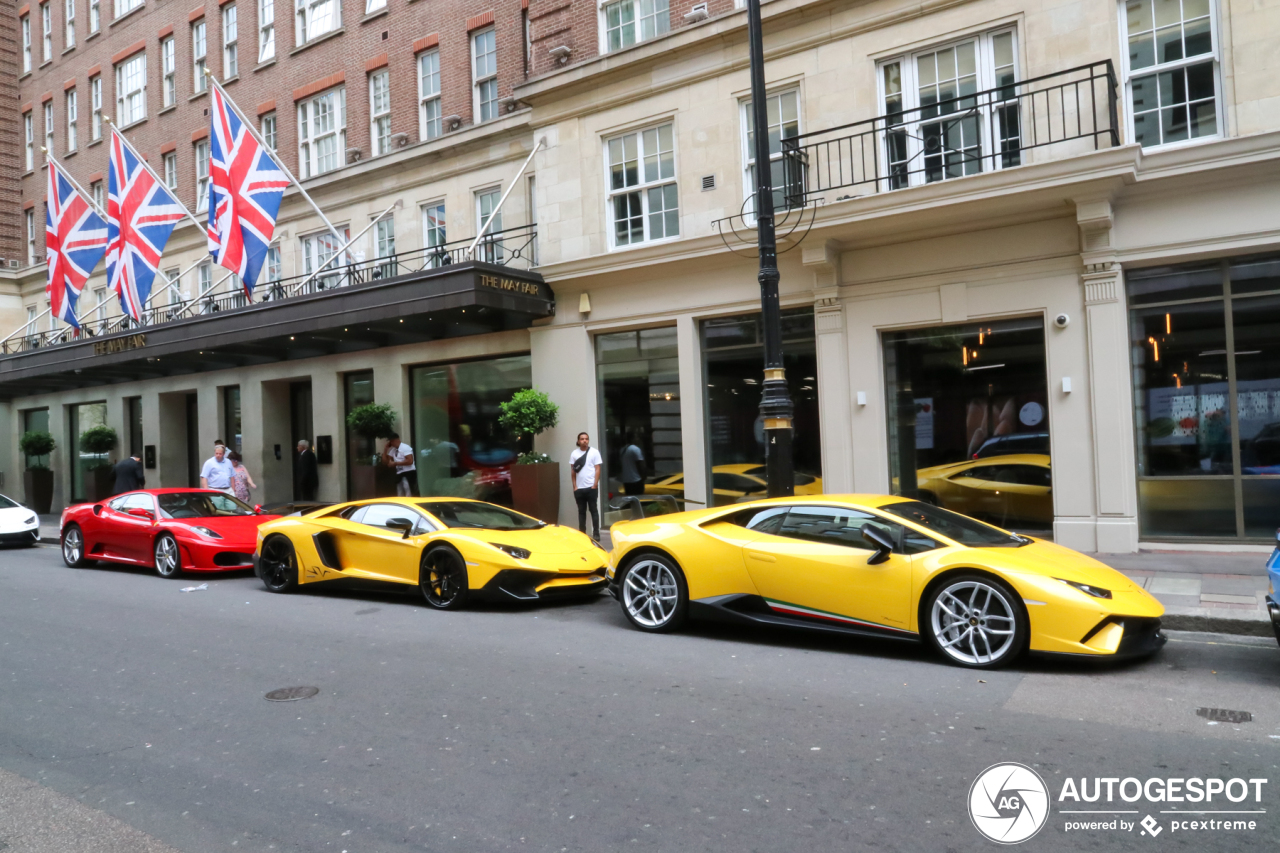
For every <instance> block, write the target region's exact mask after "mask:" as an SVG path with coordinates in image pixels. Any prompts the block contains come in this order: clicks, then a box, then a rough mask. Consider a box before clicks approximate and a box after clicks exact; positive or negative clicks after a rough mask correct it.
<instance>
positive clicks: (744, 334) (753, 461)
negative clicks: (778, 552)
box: [702, 308, 822, 506]
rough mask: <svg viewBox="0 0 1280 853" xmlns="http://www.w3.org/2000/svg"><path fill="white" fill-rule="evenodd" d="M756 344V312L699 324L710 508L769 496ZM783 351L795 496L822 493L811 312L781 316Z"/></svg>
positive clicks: (760, 349)
mask: <svg viewBox="0 0 1280 853" xmlns="http://www.w3.org/2000/svg"><path fill="white" fill-rule="evenodd" d="M763 341H764V337H763V329H762V327H761V320H760V314H758V313H756V314H744V315H740V316H737V317H721V318H717V319H714V320H705V321H703V323H702V353H703V359H704V365H705V367H704V370H703V375H704V377H705V381H706V383H707V406H706V412H707V434H708V439H709V440H708V444H709V448H710V453H709V454H708V456H709V457H710V461H711V472H710V474H711V476H710V485H711V492H712V501H713V504H714V505H715V506H723V505H725V504H731V503H734V502H735V501H738V500H742V499H748V500H755V499H757V498H762V497H765V494H766V492H767V490H768V479H767V477H766V472H765V444H764V420H763V419H762V418H761V417H760V394H761V382H762V381H763V375H764V343H763ZM782 350H783V365H784V366H785V367H786V371H787V387H788V389H789V390H790V392H791V400H792V403H793V404H794V406H795V417H794V420H793V421H792V424H793V433H792V439H791V440H792V455H793V460H794V465H795V493H796V494H797V495H815V494H821V493H822V450H821V439H820V435H819V430H818V381H817V376H818V360H817V355H816V349H815V342H814V326H813V309H812V308H797V309H794V310H790V311H783V312H782Z"/></svg>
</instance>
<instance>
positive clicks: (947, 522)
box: [880, 501, 1031, 548]
mask: <svg viewBox="0 0 1280 853" xmlns="http://www.w3.org/2000/svg"><path fill="white" fill-rule="evenodd" d="M880 510H881V511H882V512H887V513H889V514H890V515H896V516H898V518H904V519H906V520H907V521H910V522H913V523H915V524H918V525H920V526H921V527H923V528H925V529H926V530H932V531H934V532H935V533H937V534H938V535H939V536H945V537H947V538H948V539H950V540H952V541H953V542H959V543H960V544H961V545H968V546H969V547H971V548H1018V547H1021V546H1023V545H1028V544H1030V543H1031V540H1030V539H1027V538H1025V537H1023V536H1019V535H1017V534H1016V533H1009V532H1007V531H1005V530H1001V529H1000V528H998V527H992V526H991V525H989V524H983V523H982V522H981V521H974V520H973V519H972V518H969V517H968V516H966V515H961V514H960V513H958V512H952V511H951V510H949V509H943V508H942V507H938V506H934V505H933V504H927V503H922V502H920V501H903V502H902V503H897V504H886V505H885V506H882V507H880Z"/></svg>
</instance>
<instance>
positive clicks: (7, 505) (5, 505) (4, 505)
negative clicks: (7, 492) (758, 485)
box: [0, 495, 21, 509]
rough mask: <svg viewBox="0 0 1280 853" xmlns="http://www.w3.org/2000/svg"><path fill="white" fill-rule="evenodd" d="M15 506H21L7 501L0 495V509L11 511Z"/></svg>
mask: <svg viewBox="0 0 1280 853" xmlns="http://www.w3.org/2000/svg"><path fill="white" fill-rule="evenodd" d="M16 506H21V504H19V503H17V502H15V501H11V500H9V499H8V498H6V497H5V496H4V495H0V509H13V508H14V507H16Z"/></svg>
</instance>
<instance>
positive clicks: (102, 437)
mask: <svg viewBox="0 0 1280 853" xmlns="http://www.w3.org/2000/svg"><path fill="white" fill-rule="evenodd" d="M116 441H117V437H116V431H115V430H113V429H112V428H111V427H109V426H96V427H91V428H89V429H87V430H85V431H84V432H82V433H80V449H81V450H83V451H84V452H85V453H92V454H94V455H96V456H103V455H105V454H107V453H110V452H111V451H112V450H115V447H116Z"/></svg>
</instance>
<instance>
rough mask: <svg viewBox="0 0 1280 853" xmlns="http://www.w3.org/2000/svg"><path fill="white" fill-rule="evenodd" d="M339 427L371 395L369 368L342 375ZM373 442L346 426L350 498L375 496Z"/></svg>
mask: <svg viewBox="0 0 1280 853" xmlns="http://www.w3.org/2000/svg"><path fill="white" fill-rule="evenodd" d="M342 384H343V400H344V406H345V408H344V410H343V413H342V424H343V429H346V423H347V416H348V415H350V414H351V412H352V410H353V409H358V408H360V407H361V406H367V405H368V404H370V403H372V402H374V399H373V371H372V370H362V371H360V372H359V373H348V374H345V375H344V376H343V377H342ZM377 464H378V448H377V442H376V441H375V440H374V439H372V438H366V437H364V436H362V435H357V434H356V433H354V432H352V431H351V430H349V429H347V497H348V499H350V500H359V499H361V498H372V497H377V486H376V483H377V479H376V478H377V475H376V473H375V472H376V470H377V467H376V466H377Z"/></svg>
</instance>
